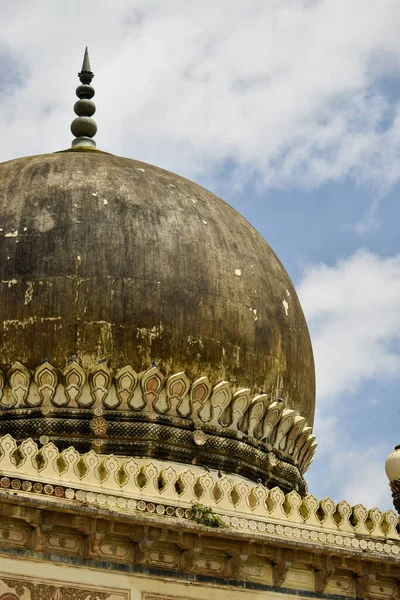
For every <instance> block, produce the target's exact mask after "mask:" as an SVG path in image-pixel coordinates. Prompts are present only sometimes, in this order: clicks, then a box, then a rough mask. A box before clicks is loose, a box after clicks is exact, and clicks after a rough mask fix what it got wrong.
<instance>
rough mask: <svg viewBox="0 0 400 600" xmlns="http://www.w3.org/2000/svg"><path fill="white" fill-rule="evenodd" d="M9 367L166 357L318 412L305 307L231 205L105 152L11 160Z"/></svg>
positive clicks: (6, 265) (5, 220)
mask: <svg viewBox="0 0 400 600" xmlns="http://www.w3.org/2000/svg"><path fill="white" fill-rule="evenodd" d="M0 240H1V241H0V272H1V277H0V281H1V282H0V290H1V291H0V328H1V353H0V359H1V367H3V368H8V367H9V366H10V364H11V363H13V362H14V361H16V360H19V361H20V362H22V363H24V364H25V365H27V366H28V368H31V369H34V368H36V367H37V365H38V364H40V363H41V362H43V361H44V360H46V359H48V360H50V361H51V362H52V364H53V365H54V366H55V367H57V368H60V369H63V368H64V367H65V365H66V363H67V361H68V359H69V358H70V357H71V356H73V355H77V357H78V360H79V361H80V362H81V364H82V365H83V366H85V367H90V366H92V365H93V364H95V363H97V362H98V360H100V359H101V358H106V359H107V361H108V364H109V366H110V367H111V368H114V369H115V368H119V367H121V366H124V365H126V364H132V365H133V366H134V368H135V369H136V370H137V371H140V370H145V369H147V368H148V367H149V365H151V363H152V361H155V362H156V363H157V365H158V366H159V368H160V369H162V370H163V371H164V372H165V373H166V374H168V373H173V372H177V371H185V372H186V373H187V374H188V376H189V377H191V378H193V379H195V378H196V377H199V376H201V375H202V374H203V373H204V374H207V375H208V377H209V378H210V380H214V382H217V381H219V380H223V379H226V380H228V381H230V382H231V383H233V384H234V385H237V386H241V387H244V386H248V387H250V388H251V389H252V391H259V390H263V391H264V392H266V393H267V394H268V395H270V396H271V399H272V400H274V399H275V398H276V397H277V396H280V397H282V398H285V399H286V405H287V406H288V407H290V408H293V409H295V410H296V412H298V414H300V415H302V416H304V417H306V419H307V421H308V423H309V425H312V423H313V416H314V404H315V375H314V362H313V354H312V348H311V343H310V338H309V334H308V329H307V325H306V322H305V319H304V315H303V312H302V309H301V306H300V303H299V301H298V298H297V296H296V292H295V290H294V288H293V286H292V283H291V281H290V279H289V277H288V275H287V273H286V271H285V270H284V268H283V266H282V265H281V263H280V262H279V260H278V258H277V257H276V255H275V254H274V252H273V251H272V250H271V248H270V247H269V246H268V244H267V243H266V242H265V241H264V239H263V238H262V237H261V236H260V235H259V234H258V233H257V231H256V230H255V229H254V228H253V227H252V226H251V225H250V224H249V223H248V222H247V221H246V220H245V219H243V218H242V217H241V216H240V215H239V214H238V213H237V212H236V211H235V210H234V209H233V208H231V207H230V206H229V205H228V204H226V203H225V202H223V201H222V200H221V199H219V198H218V197H216V196H215V195H213V194H211V193H210V192H208V191H207V190H205V189H203V188H201V187H199V186H198V185H196V184H194V183H192V182H190V181H188V180H186V179H183V178H182V177H179V176H177V175H175V174H173V173H169V172H167V171H164V170H162V169H159V168H157V167H154V166H151V165H148V164H144V163H141V162H138V161H135V160H130V159H125V158H119V157H116V156H112V155H108V154H103V153H98V152H63V153H56V154H49V155H41V156H33V157H27V158H22V159H18V160H13V161H9V162H6V163H2V164H0Z"/></svg>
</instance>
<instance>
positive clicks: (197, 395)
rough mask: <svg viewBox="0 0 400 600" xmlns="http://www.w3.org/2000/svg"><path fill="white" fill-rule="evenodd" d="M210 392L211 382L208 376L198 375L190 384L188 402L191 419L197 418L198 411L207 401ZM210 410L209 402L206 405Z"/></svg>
mask: <svg viewBox="0 0 400 600" xmlns="http://www.w3.org/2000/svg"><path fill="white" fill-rule="evenodd" d="M210 394H211V383H210V382H209V380H208V377H200V379H196V381H195V382H194V383H193V384H192V387H191V389H190V404H191V407H192V419H193V420H194V421H195V422H196V421H198V420H199V417H200V415H199V412H200V410H201V409H202V408H203V406H204V405H205V404H206V403H207V401H209V398H210ZM208 411H209V412H211V404H210V406H209V407H208Z"/></svg>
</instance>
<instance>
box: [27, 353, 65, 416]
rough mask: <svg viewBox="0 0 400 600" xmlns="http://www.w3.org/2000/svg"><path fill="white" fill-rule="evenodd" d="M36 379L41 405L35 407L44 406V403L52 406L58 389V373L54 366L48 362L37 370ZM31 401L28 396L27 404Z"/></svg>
mask: <svg viewBox="0 0 400 600" xmlns="http://www.w3.org/2000/svg"><path fill="white" fill-rule="evenodd" d="M34 379H35V383H36V385H37V388H38V392H39V396H40V403H36V404H34V406H37V405H38V404H42V403H43V402H44V403H46V404H50V402H51V401H52V400H53V398H54V394H55V391H56V387H57V380H58V375H57V371H56V370H55V368H54V367H53V365H51V364H50V363H48V362H45V363H43V364H41V365H40V367H38V368H37V369H36V371H35V376H34ZM29 401H30V398H29V396H28V399H27V402H28V403H29ZM31 406H32V404H31Z"/></svg>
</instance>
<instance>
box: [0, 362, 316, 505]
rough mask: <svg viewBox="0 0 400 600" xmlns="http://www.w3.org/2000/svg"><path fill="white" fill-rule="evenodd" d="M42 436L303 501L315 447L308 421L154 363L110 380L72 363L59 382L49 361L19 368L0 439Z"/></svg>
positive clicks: (103, 367)
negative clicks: (203, 471)
mask: <svg viewBox="0 0 400 600" xmlns="http://www.w3.org/2000/svg"><path fill="white" fill-rule="evenodd" d="M39 431H40V432H41V435H42V436H45V437H47V438H48V439H50V440H52V441H54V442H55V443H56V444H57V446H59V447H64V448H65V446H66V444H68V445H69V443H73V445H74V446H75V447H77V448H78V449H80V450H88V449H90V448H96V449H97V450H98V451H100V450H102V452H103V453H104V452H118V454H121V453H122V454H126V455H135V454H138V455H141V456H145V455H147V454H151V455H152V456H163V457H165V458H168V459H169V460H172V461H174V460H175V461H180V462H186V463H189V464H191V463H196V464H201V465H206V466H209V467H211V468H216V469H220V470H222V471H226V472H235V473H241V474H242V475H244V476H245V477H247V478H249V479H251V480H253V481H262V482H263V483H265V484H267V485H269V487H273V486H274V485H278V486H279V487H281V488H282V489H283V490H284V491H286V492H288V491H290V490H292V489H294V490H296V491H298V492H299V493H300V495H302V496H304V495H305V494H306V492H307V488H306V484H305V481H304V478H303V474H304V473H305V471H306V470H307V469H308V467H309V466H310V464H311V462H312V459H313V456H314V452H315V449H316V446H317V444H316V443H315V437H314V436H313V435H312V430H311V427H309V426H307V423H306V420H305V419H304V417H302V416H300V415H297V414H296V413H295V412H294V411H293V410H291V409H288V408H286V406H285V402H284V401H283V400H281V399H275V398H269V397H268V396H267V395H266V394H264V393H259V394H256V395H252V394H251V392H250V390H249V389H247V388H243V389H234V388H233V387H232V386H231V385H230V384H229V382H227V381H220V382H219V383H217V384H215V385H212V384H211V383H210V381H209V380H208V379H207V377H205V376H203V377H200V378H199V379H197V380H196V381H194V382H191V381H190V380H189V379H188V377H187V376H186V374H185V373H184V372H179V373H175V374H173V375H170V376H168V377H165V376H164V374H163V373H161V371H160V370H159V369H158V367H157V366H156V365H155V364H153V365H152V366H151V367H150V368H149V369H148V370H147V371H145V372H143V373H137V372H136V371H135V370H134V369H133V368H132V367H131V366H130V365H127V366H124V367H122V368H121V369H119V370H118V371H117V372H116V373H112V372H111V370H110V369H109V368H108V366H107V364H106V362H101V363H99V364H96V365H95V366H94V367H93V368H92V369H90V370H89V372H87V373H86V372H85V371H84V369H83V368H82V367H81V366H80V365H79V364H78V363H77V362H74V361H72V362H70V363H69V364H68V365H67V366H66V368H65V369H64V371H63V372H62V373H61V372H59V371H57V370H56V369H55V368H54V367H53V366H52V365H51V364H50V363H48V362H44V363H42V364H41V365H40V366H39V367H38V368H37V369H36V370H35V371H34V372H33V373H31V372H30V371H29V370H28V369H27V368H26V367H25V366H24V365H22V364H21V363H18V362H17V363H15V364H14V365H12V367H11V368H10V369H9V370H8V372H7V374H6V375H5V374H4V373H0V433H2V432H3V433H4V432H8V433H11V434H12V435H13V436H14V437H15V438H16V439H18V440H19V441H22V440H23V439H26V438H28V437H32V438H34V439H35V440H36V441H38V438H39V437H40V436H39V435H38V438H36V434H37V432H39ZM68 441H69V443H68Z"/></svg>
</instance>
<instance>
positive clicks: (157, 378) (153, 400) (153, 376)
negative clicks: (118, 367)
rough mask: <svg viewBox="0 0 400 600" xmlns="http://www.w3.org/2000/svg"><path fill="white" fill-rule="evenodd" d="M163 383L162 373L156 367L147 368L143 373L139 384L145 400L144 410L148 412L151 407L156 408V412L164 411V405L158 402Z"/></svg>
mask: <svg viewBox="0 0 400 600" xmlns="http://www.w3.org/2000/svg"><path fill="white" fill-rule="evenodd" d="M163 385H164V375H163V374H162V373H161V371H160V370H159V369H158V368H157V367H151V369H148V370H147V371H146V372H145V373H143V375H142V377H141V380H140V386H141V388H142V391H143V397H144V399H145V402H146V410H148V411H149V412H151V411H152V410H153V409H154V410H157V412H165V410H164V406H163V405H162V404H161V403H160V402H159V397H160V392H161V390H162V388H163Z"/></svg>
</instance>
